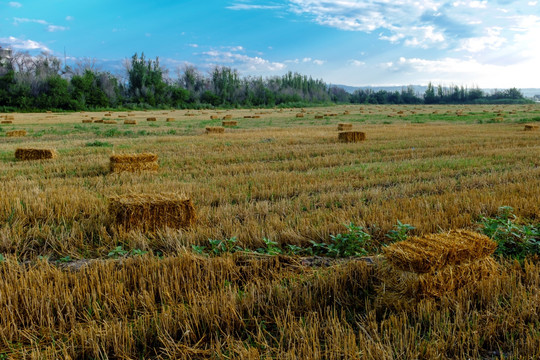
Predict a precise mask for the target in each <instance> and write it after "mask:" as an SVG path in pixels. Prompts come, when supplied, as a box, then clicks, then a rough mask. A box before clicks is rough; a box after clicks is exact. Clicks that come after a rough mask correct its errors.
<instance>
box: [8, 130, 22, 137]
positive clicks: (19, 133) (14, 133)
mask: <svg viewBox="0 0 540 360" xmlns="http://www.w3.org/2000/svg"><path fill="white" fill-rule="evenodd" d="M6 136H9V137H21V136H26V130H13V131H8V132H6Z"/></svg>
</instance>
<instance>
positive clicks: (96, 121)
mask: <svg viewBox="0 0 540 360" xmlns="http://www.w3.org/2000/svg"><path fill="white" fill-rule="evenodd" d="M94 122H95V123H99V124H101V123H103V119H99V120H94Z"/></svg>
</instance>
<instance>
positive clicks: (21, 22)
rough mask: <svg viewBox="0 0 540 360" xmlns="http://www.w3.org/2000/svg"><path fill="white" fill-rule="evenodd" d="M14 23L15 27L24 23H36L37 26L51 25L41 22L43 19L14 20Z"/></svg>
mask: <svg viewBox="0 0 540 360" xmlns="http://www.w3.org/2000/svg"><path fill="white" fill-rule="evenodd" d="M13 23H14V24H15V25H19V24H23V23H35V24H40V25H48V24H49V23H48V22H46V21H45V20H41V19H27V18H18V17H16V18H13Z"/></svg>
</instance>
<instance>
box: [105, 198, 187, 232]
mask: <svg viewBox="0 0 540 360" xmlns="http://www.w3.org/2000/svg"><path fill="white" fill-rule="evenodd" d="M109 216H110V217H111V220H113V221H114V223H115V224H116V226H118V228H120V229H121V230H124V231H127V230H131V229H142V230H145V231H155V230H158V229H163V228H165V227H169V228H173V229H183V228H188V227H190V226H191V225H193V224H194V223H195V208H194V207H193V204H192V202H191V199H188V198H187V197H186V196H184V195H179V194H129V195H122V196H113V197H111V198H109Z"/></svg>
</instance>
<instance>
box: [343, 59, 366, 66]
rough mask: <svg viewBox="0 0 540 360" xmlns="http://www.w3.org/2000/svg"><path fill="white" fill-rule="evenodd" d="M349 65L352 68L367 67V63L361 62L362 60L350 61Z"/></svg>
mask: <svg viewBox="0 0 540 360" xmlns="http://www.w3.org/2000/svg"><path fill="white" fill-rule="evenodd" d="M347 63H348V64H349V65H352V66H358V67H360V66H364V65H366V63H365V62H363V61H360V60H355V59H351V60H349V61H348V62H347Z"/></svg>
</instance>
